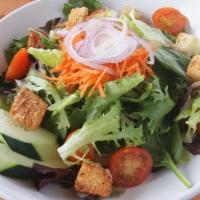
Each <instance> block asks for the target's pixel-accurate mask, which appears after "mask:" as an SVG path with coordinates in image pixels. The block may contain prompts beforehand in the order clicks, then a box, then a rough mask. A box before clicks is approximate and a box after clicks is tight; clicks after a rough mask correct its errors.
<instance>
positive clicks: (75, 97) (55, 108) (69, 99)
mask: <svg viewBox="0 0 200 200" xmlns="http://www.w3.org/2000/svg"><path fill="white" fill-rule="evenodd" d="M80 100H81V97H80V95H79V93H78V92H77V93H74V94H71V95H69V96H66V97H64V98H63V99H62V100H60V101H57V102H56V103H54V104H52V105H51V106H50V107H49V108H48V110H49V111H51V112H53V115H56V114H58V113H59V112H60V111H61V110H63V109H65V107H67V106H70V105H72V104H75V103H77V102H79V101H80Z"/></svg>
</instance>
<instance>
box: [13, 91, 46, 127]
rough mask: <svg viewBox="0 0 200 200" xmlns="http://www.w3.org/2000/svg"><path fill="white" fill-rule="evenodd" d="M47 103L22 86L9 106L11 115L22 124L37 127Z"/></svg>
mask: <svg viewBox="0 0 200 200" xmlns="http://www.w3.org/2000/svg"><path fill="white" fill-rule="evenodd" d="M47 107H48V105H47V104H46V103H45V102H44V101H43V100H42V99H41V98H40V97H39V96H37V95H36V94H34V93H33V92H31V91H30V90H28V89H26V88H22V89H21V90H20V92H19V93H18V95H17V96H16V98H15V100H14V103H13V105H12V107H11V111H10V114H11V116H12V117H13V118H14V119H15V120H16V121H17V122H18V123H19V124H21V125H22V126H24V127H26V128H30V129H36V128H39V126H40V124H41V122H42V120H43V117H44V115H45V112H46V110H47Z"/></svg>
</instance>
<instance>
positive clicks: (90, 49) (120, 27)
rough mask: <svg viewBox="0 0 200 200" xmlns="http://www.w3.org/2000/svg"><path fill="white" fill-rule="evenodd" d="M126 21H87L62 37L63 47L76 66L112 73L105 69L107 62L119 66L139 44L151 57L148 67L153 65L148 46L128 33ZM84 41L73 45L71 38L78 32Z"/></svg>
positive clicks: (109, 19)
mask: <svg viewBox="0 0 200 200" xmlns="http://www.w3.org/2000/svg"><path fill="white" fill-rule="evenodd" d="M128 31H129V30H128V27H127V24H126V22H124V21H123V20H121V19H118V18H98V19H90V20H88V21H86V22H84V23H81V24H78V25H76V26H74V27H73V28H72V29H71V30H70V31H69V33H68V35H67V36H66V37H65V40H64V44H65V47H66V49H67V52H68V54H69V55H70V56H71V57H72V58H73V59H74V60H75V61H76V62H78V63H82V64H84V65H86V66H88V67H90V68H94V69H97V70H101V71H104V70H107V72H108V73H110V74H113V73H114V72H113V70H112V69H110V68H108V67H106V66H105V64H106V63H119V62H122V61H123V60H125V59H126V58H128V57H129V56H130V55H131V54H132V53H133V52H134V51H135V49H136V48H137V47H138V44H140V45H142V46H143V47H144V48H145V49H146V50H147V51H148V52H149V55H150V62H149V63H150V64H153V63H154V55H153V51H152V50H151V47H150V45H149V44H148V43H146V42H145V41H143V40H142V39H140V38H138V37H136V36H133V35H130V34H128V33H129V32H128ZM82 32H84V33H85V38H84V39H83V40H82V41H80V42H78V43H77V44H76V45H75V47H74V45H73V41H74V38H76V37H77V36H78V35H79V34H80V33H82Z"/></svg>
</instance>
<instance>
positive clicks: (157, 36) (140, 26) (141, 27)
mask: <svg viewBox="0 0 200 200" xmlns="http://www.w3.org/2000/svg"><path fill="white" fill-rule="evenodd" d="M131 12H132V11H131ZM131 12H130V13H131ZM129 15H130V17H128V16H125V15H122V16H121V18H122V19H123V20H124V21H125V22H127V24H128V26H129V28H130V29H131V30H132V31H134V32H135V33H136V34H137V35H138V36H139V37H141V38H143V39H145V40H147V41H149V42H152V43H156V44H157V45H159V46H165V47H171V46H172V45H173V42H172V41H171V40H169V39H168V38H167V37H166V36H165V34H164V33H163V32H162V31H161V30H159V29H157V28H154V27H151V26H149V25H148V24H146V23H145V22H143V21H141V20H138V19H135V18H134V16H133V15H131V14H129Z"/></svg>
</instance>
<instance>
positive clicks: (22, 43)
mask: <svg viewBox="0 0 200 200" xmlns="http://www.w3.org/2000/svg"><path fill="white" fill-rule="evenodd" d="M27 44H28V36H24V37H22V38H20V39H14V40H13V41H12V43H11V44H10V46H9V47H8V49H6V50H5V57H6V61H7V63H8V64H10V62H11V60H12V58H13V57H14V55H15V54H16V53H17V52H18V51H19V50H20V49H21V48H23V47H27Z"/></svg>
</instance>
